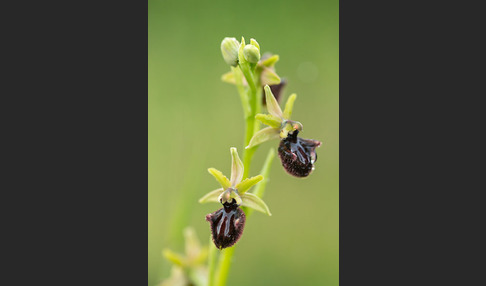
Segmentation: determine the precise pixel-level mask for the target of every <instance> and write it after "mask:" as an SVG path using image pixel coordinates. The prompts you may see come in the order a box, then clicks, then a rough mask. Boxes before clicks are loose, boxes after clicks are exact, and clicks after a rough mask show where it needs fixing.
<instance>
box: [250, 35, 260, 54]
mask: <svg viewBox="0 0 486 286" xmlns="http://www.w3.org/2000/svg"><path fill="white" fill-rule="evenodd" d="M250 44H252V45H254V46H255V47H257V48H258V51H260V45H259V44H258V42H257V41H256V40H255V39H253V38H251V39H250Z"/></svg>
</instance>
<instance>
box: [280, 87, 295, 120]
mask: <svg viewBox="0 0 486 286" xmlns="http://www.w3.org/2000/svg"><path fill="white" fill-rule="evenodd" d="M296 98H297V94H295V93H292V94H291V95H290V96H289V99H287V102H286V103H285V109H284V112H283V117H284V118H285V119H290V116H291V115H292V109H294V101H295V99H296Z"/></svg>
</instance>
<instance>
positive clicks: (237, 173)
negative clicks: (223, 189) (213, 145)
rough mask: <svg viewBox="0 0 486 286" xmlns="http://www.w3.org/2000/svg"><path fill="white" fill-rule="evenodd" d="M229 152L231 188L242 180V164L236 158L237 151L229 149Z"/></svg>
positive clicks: (238, 158) (232, 148)
mask: <svg viewBox="0 0 486 286" xmlns="http://www.w3.org/2000/svg"><path fill="white" fill-rule="evenodd" d="M230 152H231V186H236V184H238V183H239V182H241V179H243V171H244V170H243V162H241V160H240V157H239V156H238V151H236V148H235V147H231V148H230Z"/></svg>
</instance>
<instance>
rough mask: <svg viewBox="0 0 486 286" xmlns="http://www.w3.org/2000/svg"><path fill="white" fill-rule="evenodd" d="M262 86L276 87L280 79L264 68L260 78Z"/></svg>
mask: <svg viewBox="0 0 486 286" xmlns="http://www.w3.org/2000/svg"><path fill="white" fill-rule="evenodd" d="M261 81H262V84H268V85H276V84H280V81H281V79H280V77H279V76H278V75H277V74H276V73H275V72H274V71H273V70H271V69H269V68H264V69H263V71H262V76H261Z"/></svg>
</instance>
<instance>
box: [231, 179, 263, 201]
mask: <svg viewBox="0 0 486 286" xmlns="http://www.w3.org/2000/svg"><path fill="white" fill-rule="evenodd" d="M261 180H263V176H262V175H258V176H255V177H251V178H246V179H244V180H243V181H242V182H241V183H239V184H238V185H236V189H237V190H238V193H239V194H240V196H241V195H243V194H244V193H245V192H246V191H248V190H249V189H250V188H251V187H253V186H254V185H256V183H258V182H260V181H261Z"/></svg>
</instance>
